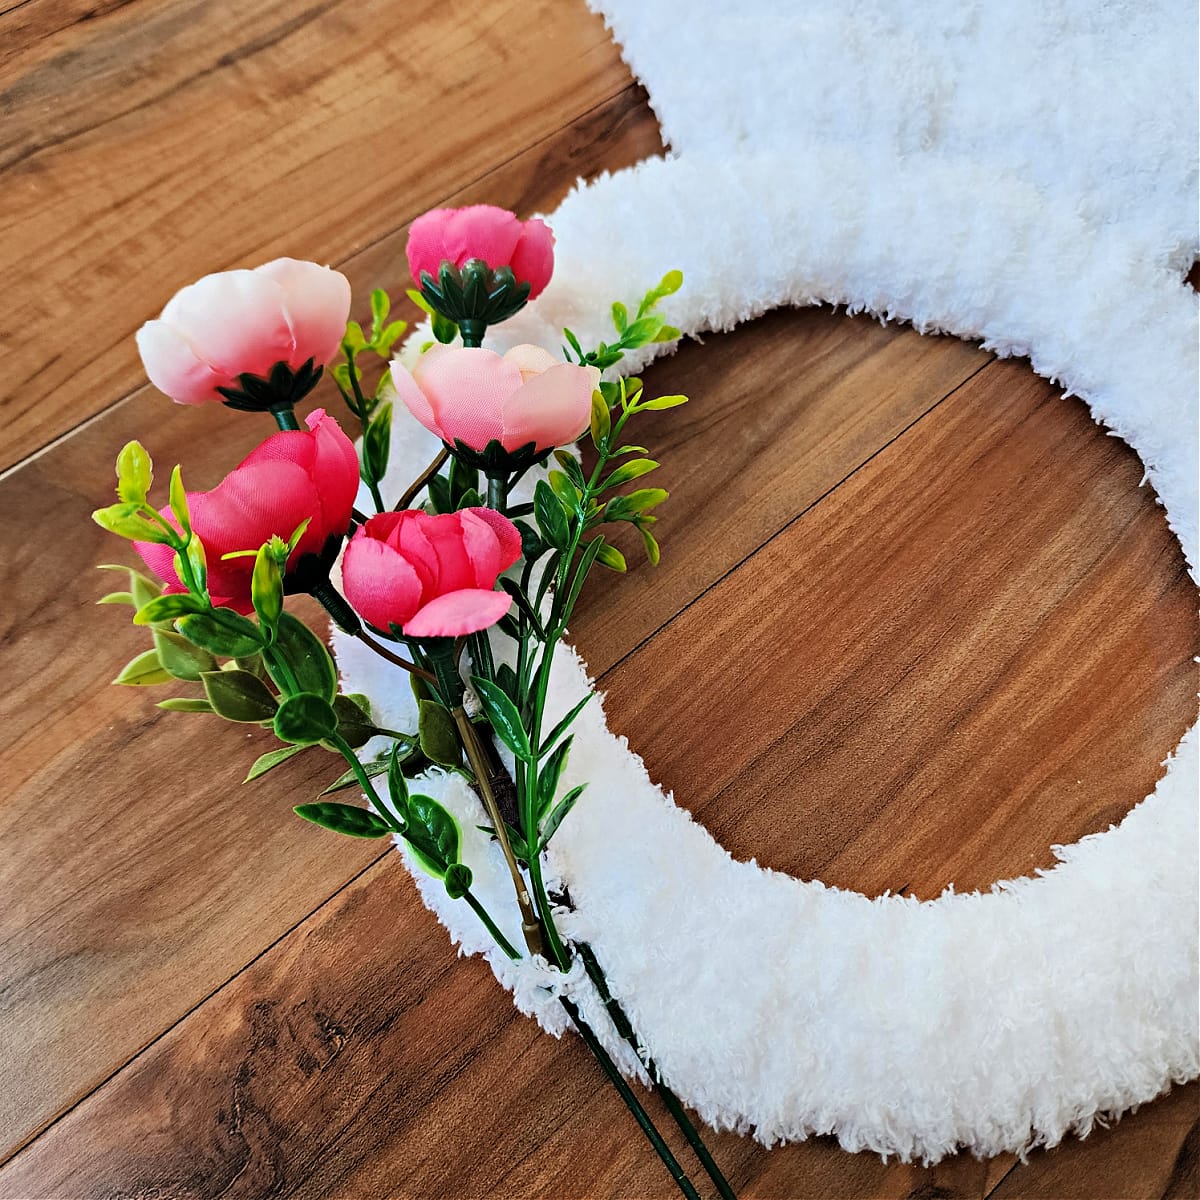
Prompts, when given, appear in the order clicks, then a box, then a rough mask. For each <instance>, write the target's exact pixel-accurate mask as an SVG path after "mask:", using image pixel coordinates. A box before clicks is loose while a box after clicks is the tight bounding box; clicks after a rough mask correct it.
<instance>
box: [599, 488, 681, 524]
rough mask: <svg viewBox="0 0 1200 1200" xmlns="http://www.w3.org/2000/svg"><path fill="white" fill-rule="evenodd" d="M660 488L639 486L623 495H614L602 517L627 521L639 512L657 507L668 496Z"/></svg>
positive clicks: (609, 519)
mask: <svg viewBox="0 0 1200 1200" xmlns="http://www.w3.org/2000/svg"><path fill="white" fill-rule="evenodd" d="M668 494H669V493H668V492H666V491H664V490H663V489H662V488H640V489H639V490H637V491H635V492H629V493H628V494H627V495H625V496H614V497H613V498H612V499H611V500H610V501H609V502H608V504H606V505H605V508H604V517H605V520H608V521H628V520H629V519H630V517H633V516H636V515H638V514H639V513H645V512H649V511H650V509H652V508H655V507H657V506H658V505H659V504H661V503H662V502H663V501H664V500H665V499H666V498H667V496H668Z"/></svg>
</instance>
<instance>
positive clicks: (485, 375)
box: [392, 346, 600, 452]
mask: <svg viewBox="0 0 1200 1200" xmlns="http://www.w3.org/2000/svg"><path fill="white" fill-rule="evenodd" d="M392 382H393V383H394V384H395V385H396V391H397V393H398V394H399V396H400V399H401V400H403V401H404V403H405V405H407V407H408V411H409V412H411V413H412V415H413V416H414V417H416V418H417V420H418V421H420V422H421V424H422V425H424V426H425V428H426V429H428V430H429V431H430V432H432V433H436V434H437V436H438V437H440V438H441V439H442V441H443V442H445V443H446V444H447V445H450V446H453V445H454V443H455V441H461V442H463V443H464V444H466V445H467V446H470V447H471V449H472V450H480V451H482V450H483V449H484V448H485V447H486V446H487V444H488V442H490V441H493V440H495V441H497V442H500V443H501V445H503V447H504V448H505V450H508V451H514V450H519V449H520V448H521V447H522V446H525V445H528V444H529V443H530V442H533V443H534V445H535V446H536V448H537V450H538V452H541V451H543V450H550V449H552V448H553V447H555V446H565V445H566V444H567V443H568V442H573V441H575V440H576V438H578V437H579V435H580V434H581V433H583V431H584V430H585V429H586V428H587V427H588V421H589V420H590V419H591V413H592V392H593V391H595V389H596V388H597V387H598V386H599V385H600V372H599V371H598V370H597V369H596V368H595V367H577V366H575V365H574V364H573V363H564V362H560V361H559V360H558V359H556V358H555V357H554V355H552V354H550V353H548V352H547V351H545V350H543V349H542V348H541V347H540V346H515V347H514V348H513V349H511V350H510V351H509V352H508V353H507V354H505V355H504V356H503V357H501V356H500V355H499V354H497V353H496V352H495V351H494V350H482V349H475V348H470V349H468V348H464V347H451V346H433V347H431V348H430V349H429V350H427V351H426V352H425V353H424V354H422V355H421V357H420V358H419V359H418V360H417V365H416V369H415V370H414V371H413V372H412V373H411V374H410V373H409V372H408V371H407V370H406V369H405V368H404V366H403V364H402V363H401V362H400V360H399V359H396V360H395V361H393V363H392Z"/></svg>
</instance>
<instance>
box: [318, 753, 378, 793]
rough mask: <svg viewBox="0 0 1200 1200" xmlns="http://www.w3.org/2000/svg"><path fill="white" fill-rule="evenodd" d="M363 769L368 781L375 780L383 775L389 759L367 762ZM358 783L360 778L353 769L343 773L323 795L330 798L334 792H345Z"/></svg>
mask: <svg viewBox="0 0 1200 1200" xmlns="http://www.w3.org/2000/svg"><path fill="white" fill-rule="evenodd" d="M362 769H363V770H364V771H365V772H366V773H367V778H368V779H374V778H375V777H376V776H377V775H382V774H383V773H384V772H385V771H386V770H387V769H388V764H387V759H385V758H381V759H378V760H376V761H374V762H365V763H363V764H362ZM357 783H358V776H357V775H356V774H355V773H354V769H353V767H352V768H351V769H350V770H348V771H343V772H342V774H341V775H339V776H338V777H337V778H336V779H335V780H334V781H333V782H332V783H331V784H330V785H329V786H328V787H327V788H326V789H325V790H324V791H323V792H322V793H321V795H322V796H329V795H331V794H332V793H334V792H341V791H345V789H346V788H348V787H354V786H355V785H356V784H357Z"/></svg>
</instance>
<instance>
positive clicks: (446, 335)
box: [430, 312, 458, 346]
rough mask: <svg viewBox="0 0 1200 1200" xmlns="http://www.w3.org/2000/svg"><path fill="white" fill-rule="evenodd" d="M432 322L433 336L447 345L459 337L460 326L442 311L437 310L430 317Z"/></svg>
mask: <svg viewBox="0 0 1200 1200" xmlns="http://www.w3.org/2000/svg"><path fill="white" fill-rule="evenodd" d="M430 324H431V326H432V327H433V336H434V337H435V338H437V340H438V341H439V342H441V343H442V345H443V346H445V345H446V344H447V343H449V342H452V341H454V339H455V338H456V337H458V326H457V325H456V324H455V323H454V322H453V321H452V320H450V318H449V317H444V316H443V315H442V314H441V313H439V312H435V313H433V314H432V315H431V317H430Z"/></svg>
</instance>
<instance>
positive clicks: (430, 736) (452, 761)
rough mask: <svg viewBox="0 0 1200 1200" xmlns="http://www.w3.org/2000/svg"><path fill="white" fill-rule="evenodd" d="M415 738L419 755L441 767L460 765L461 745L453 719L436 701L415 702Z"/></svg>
mask: <svg viewBox="0 0 1200 1200" xmlns="http://www.w3.org/2000/svg"><path fill="white" fill-rule="evenodd" d="M417 714H418V715H417V737H418V739H419V742H420V746H421V753H422V754H424V755H425V757H426V758H428V759H429V760H430V762H435V763H437V764H438V765H439V766H442V767H457V766H459V765H460V764H461V763H462V743H461V742H460V741H459V739H458V730H457V728H456V727H455V725H454V718H453V717H452V716H451V715H450V713H449V712H448V711H447V710H446V709H445V708H443V707H442V706H441V705H440V704H439V703H438V702H437V701H436V700H419V701H418V702H417Z"/></svg>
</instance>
